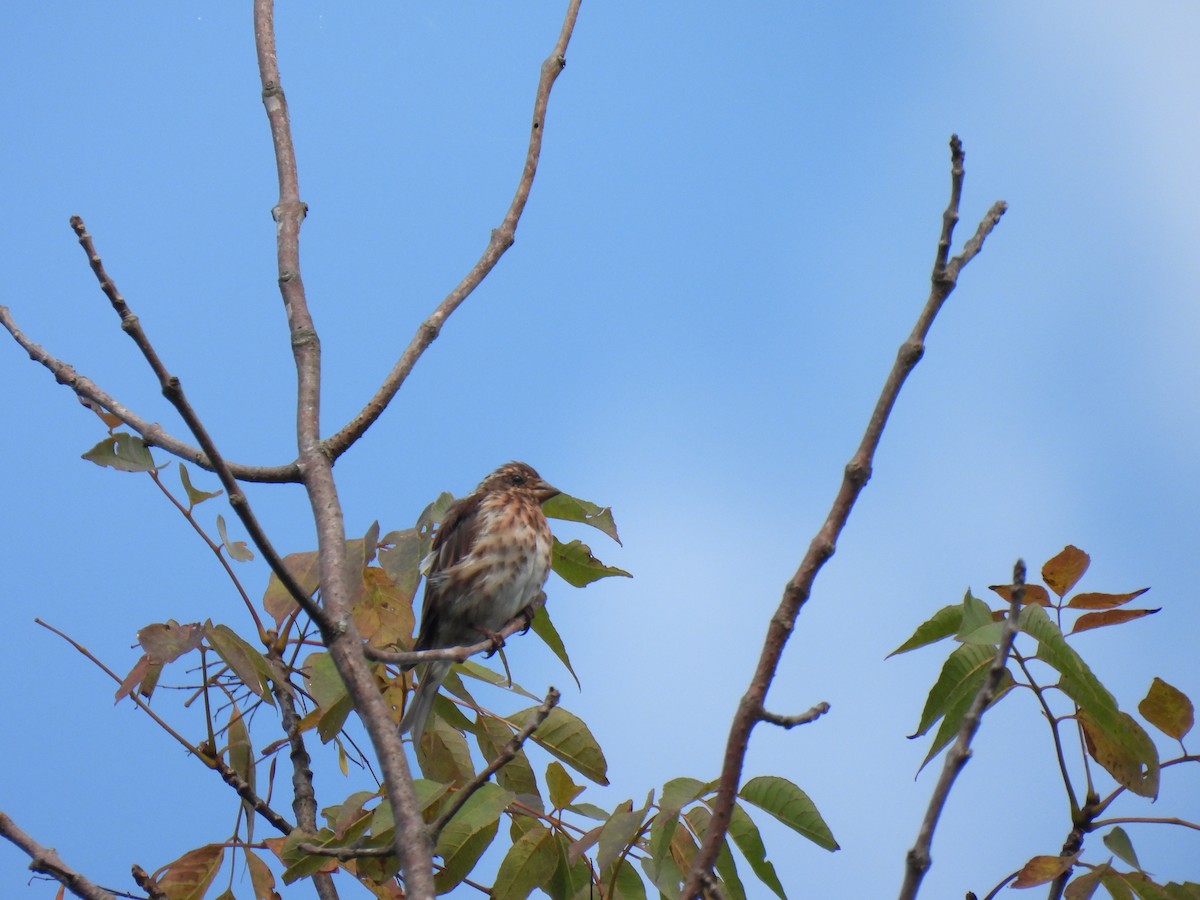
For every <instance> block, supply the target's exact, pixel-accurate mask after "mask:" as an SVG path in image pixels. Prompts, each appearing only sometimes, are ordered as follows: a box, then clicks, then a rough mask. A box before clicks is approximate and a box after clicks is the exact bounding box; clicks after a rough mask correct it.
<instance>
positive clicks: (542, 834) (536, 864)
mask: <svg viewBox="0 0 1200 900" xmlns="http://www.w3.org/2000/svg"><path fill="white" fill-rule="evenodd" d="M558 864H559V847H558V843H557V842H556V841H555V840H554V833H553V832H552V831H551V830H550V829H549V828H545V827H543V826H541V825H535V826H534V827H533V828H530V829H529V831H526V832H525V833H524V834H523V835H521V837H520V839H518V840H517V841H516V842H515V843H514V844H513V845H512V846H511V847H509V849H508V853H506V854H505V855H504V860H503V861H502V862H501V863H500V870H499V871H498V872H497V873H496V881H495V884H493V885H492V894H491V896H492V898H493V900H525V898H526V897H528V896H529V895H530V894H531V893H533V892H534V891H535V890H536V889H537V888H540V887H541V886H542V885H544V884H545V883H546V882H548V881H549V880H550V879H551V877H553V875H554V872H555V870H556V869H557V868H558Z"/></svg>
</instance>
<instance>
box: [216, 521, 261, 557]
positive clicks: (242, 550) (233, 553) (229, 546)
mask: <svg viewBox="0 0 1200 900" xmlns="http://www.w3.org/2000/svg"><path fill="white" fill-rule="evenodd" d="M217 534H219V535H220V536H221V545H222V546H223V547H224V548H225V549H226V550H227V551H228V552H229V556H230V558H231V559H236V560H237V561H238V562H250V560H252V559H254V551H253V550H251V549H250V548H249V547H247V546H246V542H245V541H231V540H230V539H229V535H228V534H226V533H225V517H224V516H220V515H219V516H217Z"/></svg>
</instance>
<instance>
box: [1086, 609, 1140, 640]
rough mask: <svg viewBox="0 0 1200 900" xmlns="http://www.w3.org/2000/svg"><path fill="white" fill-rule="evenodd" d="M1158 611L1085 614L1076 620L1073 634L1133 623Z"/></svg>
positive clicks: (1107, 611)
mask: <svg viewBox="0 0 1200 900" xmlns="http://www.w3.org/2000/svg"><path fill="white" fill-rule="evenodd" d="M1156 612H1158V610H1157V609H1106V610H1103V611H1101V612H1090V613H1084V614H1083V615H1082V616H1080V617H1079V618H1078V619H1076V620H1075V627H1074V628H1072V629H1071V634H1079V632H1081V631H1090V630H1091V629H1093V628H1103V627H1104V626H1105V625H1120V624H1121V623H1122V622H1132V621H1133V620H1134V619H1140V618H1142V617H1143V616H1152V615H1154V614H1155V613H1156Z"/></svg>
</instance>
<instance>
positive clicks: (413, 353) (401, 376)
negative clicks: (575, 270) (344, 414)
mask: <svg viewBox="0 0 1200 900" xmlns="http://www.w3.org/2000/svg"><path fill="white" fill-rule="evenodd" d="M579 4H580V0H570V2H569V4H568V7H567V13H566V16H565V17H564V19H563V24H562V29H561V31H560V32H559V35H558V40H557V42H555V44H554V49H553V50H552V51H550V55H549V56H548V57H547V58H546V60H545V62H543V63H542V73H541V78H540V79H539V80H538V86H537V91H536V93H535V95H534V100H533V121H532V122H531V123H530V128H529V147H528V149H527V150H526V152H525V164H524V166H523V167H522V169H521V178H520V180H519V181H518V183H517V191H516V194H515V195H514V196H513V199H512V203H511V204H509V207H508V212H506V213H505V214H504V218H503V219H502V220H501V222H500V225H499V227H497V228H495V229H493V230H492V233H491V237H490V238H489V240H488V243H487V246H486V247H485V248H484V250H483V254H482V255H481V256H480V257H479V260H478V262H476V263H475V265H474V266H472V268H471V271H469V272H468V273H467V274H466V276H465V277H464V278H463V279H462V281H460V282H459V283H458V284H457V285H456V286H455V287H454V290H452V291H451V292H450V293H449V294H447V295H446V297H445V299H443V300H442V302H441V303H439V304H438V305H437V308H436V309H434V311H433V312H432V313H431V314H430V316H429V318H427V319H426V320H425V321H424V322H422V323H421V325H420V327H419V328H418V329H417V333H416V334H415V335H413V338H412V340H411V341H410V342H409V344H408V346H407V347H406V348H405V349H404V352H403V353H402V354H401V355H400V359H399V360H397V361H396V364H395V365H394V366H393V367H392V370H391V371H390V372H389V373H388V375H387V377H386V378H385V379H384V380H383V384H381V385H380V386H379V390H377V391H376V392H375V396H373V397H372V398H371V399H370V401H369V402H368V403H367V405H366V406H365V407H363V409H362V411H361V412H359V414H358V415H356V416H355V417H354V418H353V419H351V420H350V421H349V422H347V423H346V425H345V426H344V427H343V428H342V429H341V430H340V431H339V432H338V433H337V434H335V435H333V436H332V437H331V438H329V439H328V440H327V441H325V452H326V453H328V454H329V456H330V458H331V459H337V458H338V457H339V456H341V455H342V454H343V453H345V452H346V450H347V449H349V447H350V446H351V445H352V444H353V443H354V442H355V441H357V440H358V439H359V438H360V437H362V436H363V434H364V433H365V432H366V430H367V429H368V428H370V427H371V425H372V424H373V423H374V422H375V420H376V419H378V418H379V416H380V415H382V414H383V411H384V410H385V409H386V408H387V405H388V403H390V402H391V400H392V398H393V397H395V396H396V392H397V391H398V390H400V386H401V385H402V384H404V380H405V379H406V378H408V375H409V373H410V372H412V370H413V367H414V366H415V365H416V364H417V360H419V359H420V358H421V354H423V353H424V352H425V350H426V349H427V348H428V347H429V345H430V344H432V343H433V342H434V341H435V340H436V339H437V336H438V335H439V334H440V333H441V330H442V326H443V325H445V324H446V320H447V319H448V318H450V315H451V314H452V313H453V312H454V311H455V310H456V309H458V307H459V306H461V305H462V303H463V301H465V300H466V299H467V297H469V296H470V295H471V292H472V291H474V290H475V288H477V287H479V285H480V283H481V282H482V281H483V279H484V278H486V277H487V275H488V273H490V272H491V271H492V269H494V268H495V266H496V263H498V262H499V261H500V257H502V256H503V255H504V253H505V251H506V250H508V248H509V247H511V246H512V245H513V241H514V240H516V232H517V224H518V223H519V222H520V221H521V214H522V213H523V212H524V211H525V203H526V201H527V200H528V199H529V192H530V190H532V188H533V178H534V176H535V175H536V174H537V168H538V159H539V157H540V156H541V152H542V135H543V133H544V132H545V126H546V109H547V107H548V105H549V103H550V91H551V89H552V88H553V87H554V82H555V80H556V79H557V78H558V76H559V73H560V72H562V70H563V68H564V67H565V66H566V64H567V45H568V44H569V43H570V41H571V33H572V32H573V31H574V29H575V20H576V18H577V17H578V16H579Z"/></svg>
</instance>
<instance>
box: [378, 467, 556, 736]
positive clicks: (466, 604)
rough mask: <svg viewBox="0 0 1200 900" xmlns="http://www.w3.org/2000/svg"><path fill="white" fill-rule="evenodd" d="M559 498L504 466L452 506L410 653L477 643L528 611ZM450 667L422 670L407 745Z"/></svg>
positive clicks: (526, 473)
mask: <svg viewBox="0 0 1200 900" xmlns="http://www.w3.org/2000/svg"><path fill="white" fill-rule="evenodd" d="M558 493H559V491H558V489H557V488H554V487H551V486H550V485H548V484H546V482H544V481H543V480H542V478H541V476H540V475H538V473H537V472H535V471H534V470H533V469H532V468H531V467H530V466H527V465H526V464H525V463H521V462H510V463H505V464H504V465H502V466H501V467H500V468H498V469H497V470H496V471H495V472H493V473H492V474H491V475H489V476H488V477H487V478H485V479H483V481H482V482H480V484H479V487H477V488H475V490H474V491H473V492H472V493H470V494H468V495H467V496H466V497H462V498H461V499H459V500H456V501H455V502H454V503H453V504H452V505H451V506H450V508H449V509H448V510H447V511H446V516H445V518H444V519H443V520H442V523H441V525H440V526H439V527H438V530H437V532H436V533H435V534H434V537H433V554H432V555H433V562H432V565H431V566H430V569H429V574H428V576H427V577H426V579H425V602H424V603H423V604H422V606H421V630H420V631H419V632H418V633H417V642H416V645H415V646H414V647H413V649H414V650H432V649H438V648H445V647H461V646H463V645H465V644H474V643H478V642H479V641H480V640H481V639H482V638H485V637H488V636H490V635H493V634H494V633H495V632H497V631H499V630H500V629H501V628H503V627H504V625H505V624H507V623H508V622H509V621H511V620H512V619H513V618H515V617H516V616H517V614H518V613H520V612H521V611H522V610H524V609H526V608H528V607H529V606H530V604H532V603H533V601H534V599H535V598H536V597H537V596H538V594H539V593H540V592H541V590H542V585H543V584H545V583H546V576H547V575H548V574H549V573H550V550H551V547H552V544H553V539H552V537H551V534H550V526H549V525H548V524H547V523H546V517H545V515H543V513H542V503H543V502H544V501H546V500H549V499H550V498H551V497H553V496H554V495H556V494H558ZM452 665H453V663H452V662H449V661H438V662H429V663H424V664H423V665H422V666H421V670H420V681H419V683H418V684H417V689H416V691H415V692H414V693H413V695H412V699H411V700H410V702H409V705H408V709H407V710H406V711H405V713H404V717H403V718H402V719H401V720H400V733H401V734H403V733H404V732H406V731H411V732H412V735H413V740H414V741H420V739H421V733H422V732H423V731H424V730H425V722H426V720H427V719H428V718H429V711H430V710H431V709H432V708H433V699H434V697H436V696H437V692H438V688H439V687H441V684H442V680H443V679H444V678H445V677H446V673H447V672H449V671H450V667H451V666H452ZM405 668H406V670H407V669H411V668H412V666H406V667H405Z"/></svg>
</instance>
